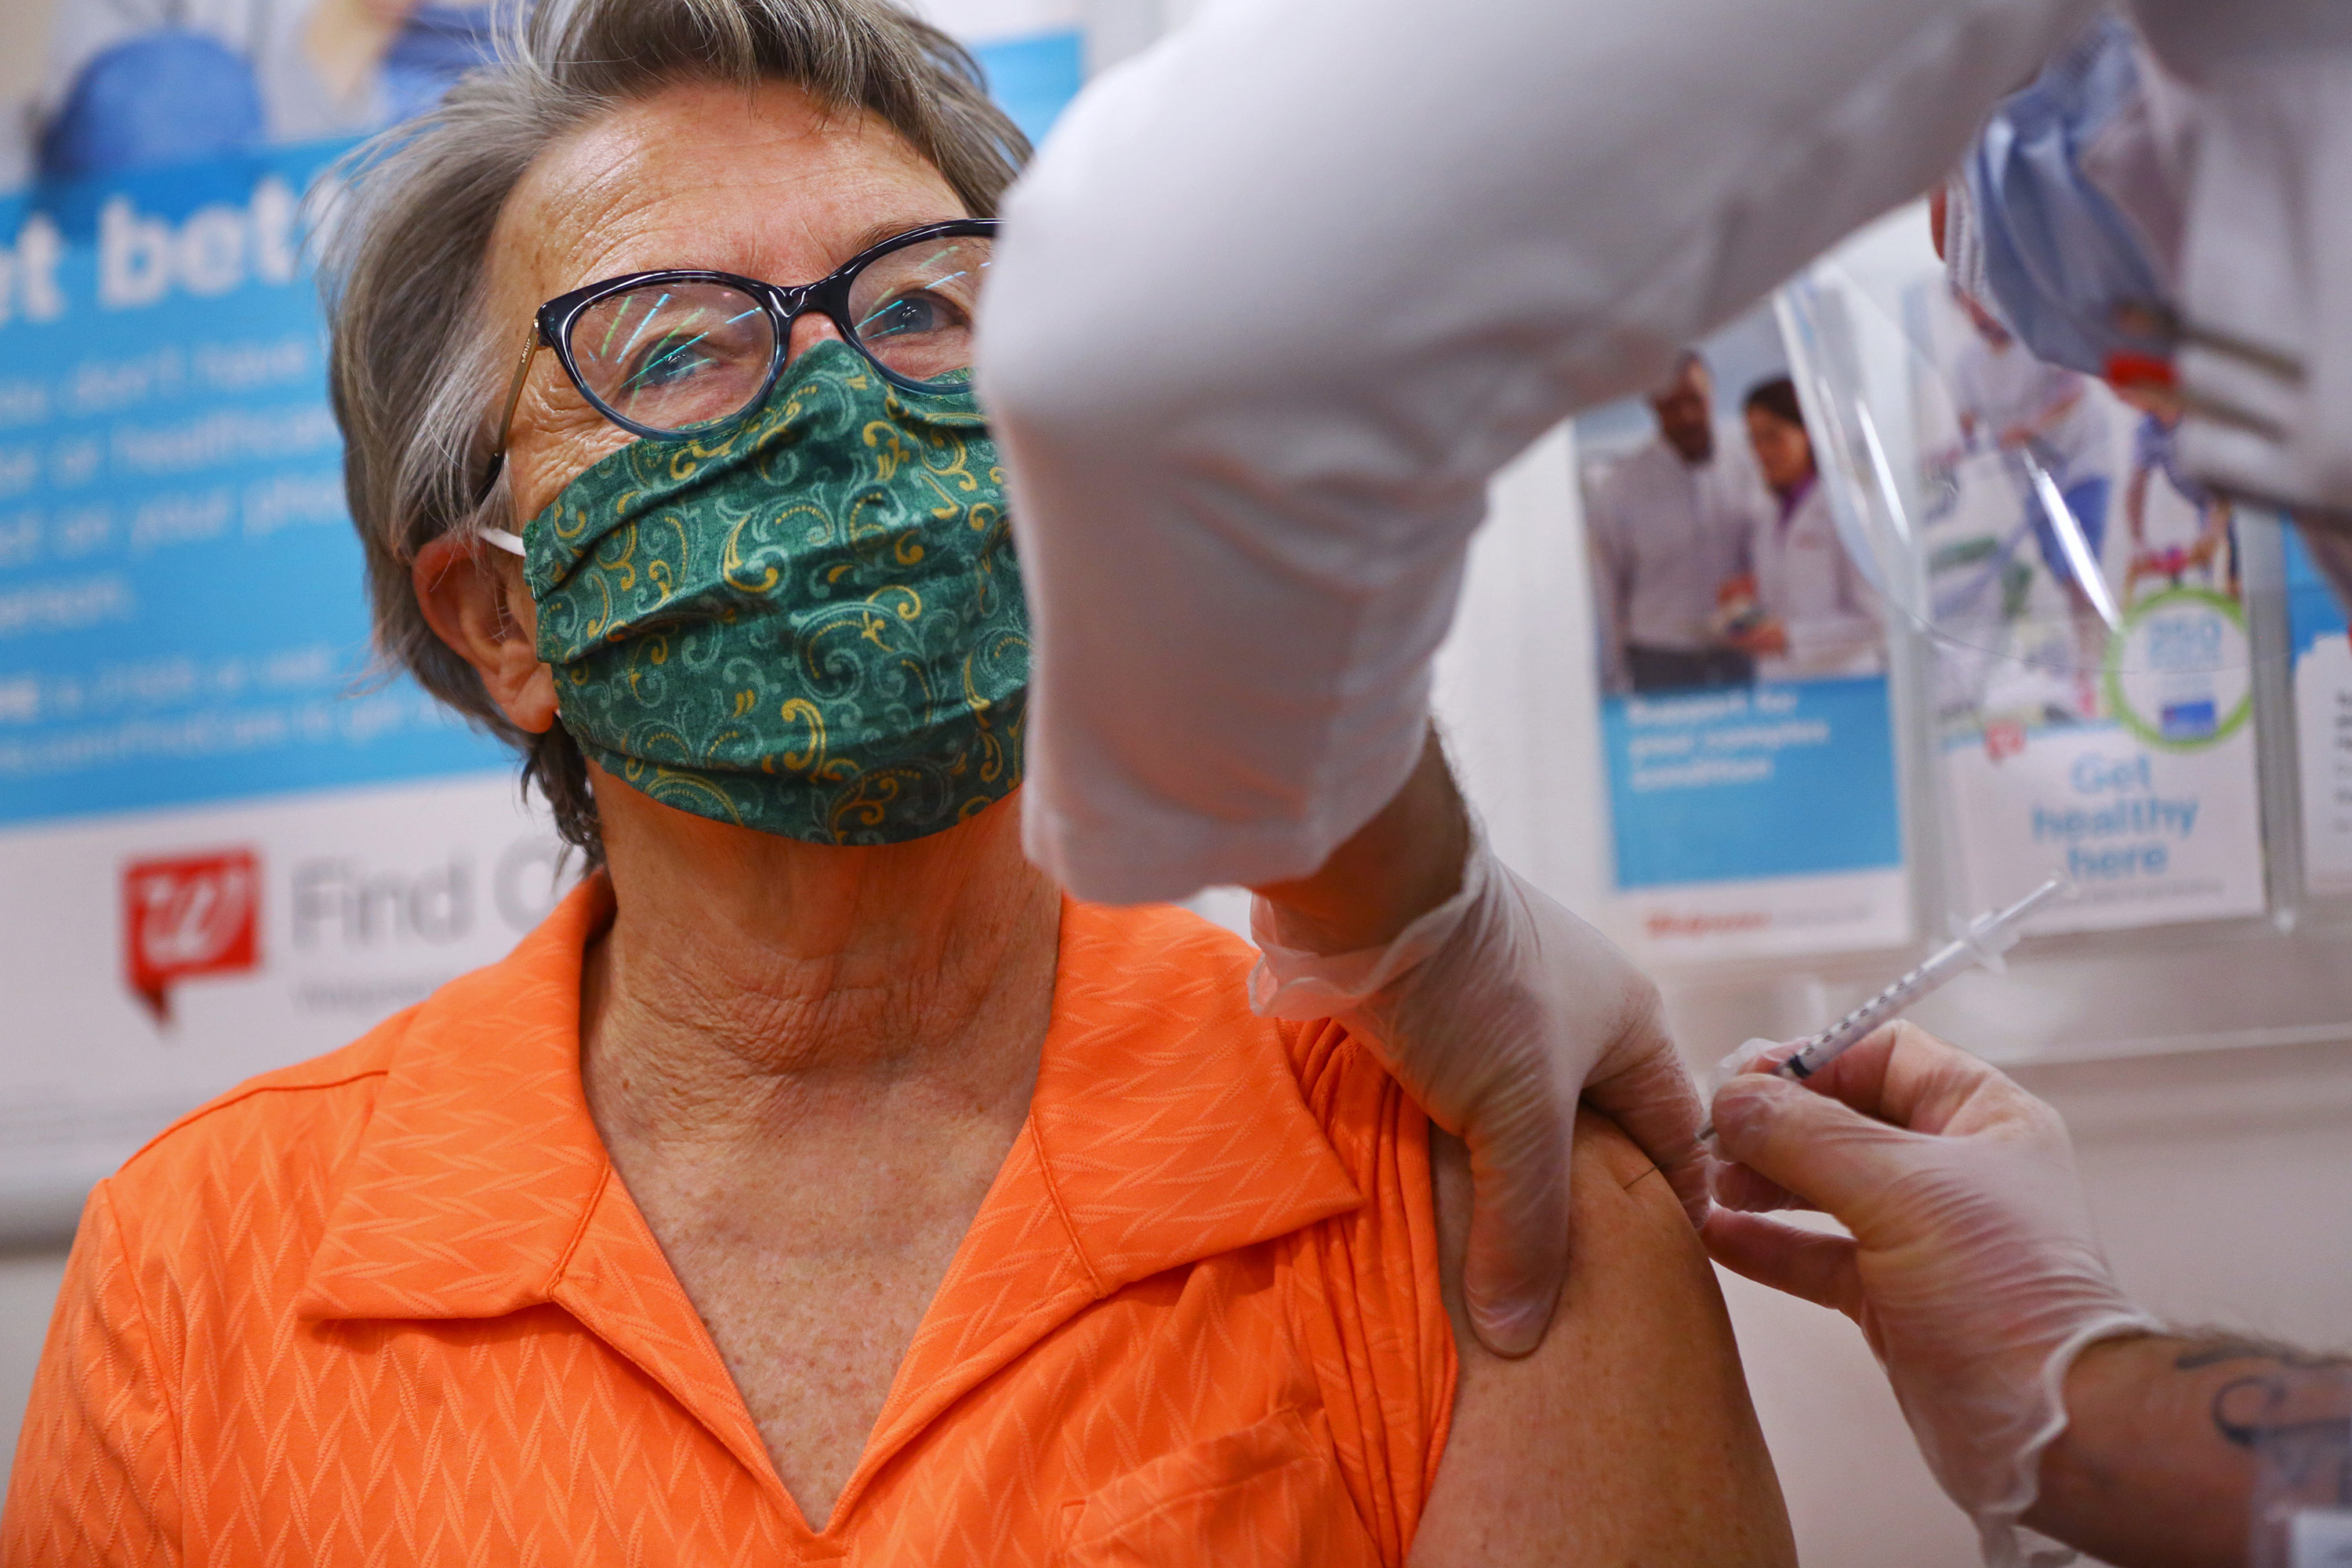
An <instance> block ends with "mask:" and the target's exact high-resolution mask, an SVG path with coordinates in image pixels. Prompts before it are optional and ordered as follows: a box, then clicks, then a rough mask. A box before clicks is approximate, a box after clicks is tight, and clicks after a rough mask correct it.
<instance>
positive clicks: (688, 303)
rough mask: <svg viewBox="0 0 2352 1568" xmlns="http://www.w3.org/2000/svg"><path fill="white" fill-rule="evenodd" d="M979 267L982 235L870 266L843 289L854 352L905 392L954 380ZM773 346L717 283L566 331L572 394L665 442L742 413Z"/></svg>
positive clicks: (616, 301) (646, 294)
mask: <svg viewBox="0 0 2352 1568" xmlns="http://www.w3.org/2000/svg"><path fill="white" fill-rule="evenodd" d="M988 265H989V240H988V237H986V236H984V235H950V236H947V237H937V238H931V239H925V240H918V241H915V242H913V243H911V244H908V245H905V246H901V247H898V249H895V250H890V251H886V252H885V253H883V254H882V255H880V256H877V257H876V258H874V259H873V260H872V261H870V262H868V263H867V264H866V266H865V267H864V268H861V269H860V270H859V271H858V273H857V275H856V277H855V278H854V279H851V281H850V288H849V310H848V316H849V321H850V324H851V325H852V326H853V328H854V329H855V331H856V338H857V344H858V346H859V347H860V348H862V349H863V350H865V351H866V353H867V354H868V355H869V356H870V357H871V358H873V359H874V360H875V361H876V362H877V363H879V364H881V365H883V366H884V367H885V368H887V369H888V370H890V371H892V372H894V373H896V374H898V375H901V376H904V377H905V378H907V379H908V380H909V381H913V382H918V383H924V384H941V385H952V384H958V383H960V382H961V381H963V380H964V379H966V377H967V376H968V375H969V373H970V372H971V323H972V318H973V317H974V316H975V315H976V314H977V313H978V310H979V304H980V294H981V288H982V281H983V279H985V278H986V276H987V273H988ZM775 346H776V335H775V322H774V321H773V319H772V317H770V315H769V314H768V312H767V310H766V309H765V307H763V306H762V305H761V303H760V301H759V300H757V299H755V298H753V297H752V296H751V295H750V294H747V293H745V292H744V291H743V290H741V289H736V288H733V287H731V286H730V285H728V284H724V283H709V282H701V283H692V282H662V283H650V284H647V285H646V286H644V287H642V288H637V289H627V290H625V291H624V292H622V293H618V294H614V295H609V296H607V297H606V298H604V299H602V300H598V301H596V303H594V304H593V305H591V306H590V307H589V308H588V309H586V310H583V311H582V312H581V313H580V314H579V316H578V317H577V318H576V319H575V320H574V321H573V322H572V342H571V348H572V363H573V364H574V365H575V366H576V367H577V368H578V370H579V373H580V379H581V383H582V384H583V386H584V387H585V388H586V389H587V390H588V391H589V392H590V393H591V394H592V395H593V396H594V397H595V398H596V400H597V401H598V402H600V403H602V404H604V406H606V407H607V408H609V409H611V410H612V411H613V412H614V413H615V414H618V415H620V416H622V417H623V418H625V419H627V420H629V421H631V422H633V423H634V424H636V425H638V426H644V427H646V428H647V429H653V430H661V431H666V432H677V433H683V432H686V431H690V430H694V429H697V428H699V427H701V426H708V425H713V424H716V423H718V422H719V421H721V420H724V419H729V418H731V417H733V416H736V415H738V414H740V413H742V412H743V410H744V409H746V408H748V407H750V406H751V404H752V402H753V401H754V400H756V399H757V398H758V397H759V395H760V394H761V388H762V387H763V386H764V385H765V384H766V382H767V375H768V366H769V363H770V361H771V360H772V357H773V356H774V353H775Z"/></svg>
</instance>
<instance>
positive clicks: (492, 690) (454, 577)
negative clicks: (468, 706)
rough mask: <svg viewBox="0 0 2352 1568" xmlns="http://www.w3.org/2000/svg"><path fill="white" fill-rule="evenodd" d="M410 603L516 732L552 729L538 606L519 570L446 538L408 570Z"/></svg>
mask: <svg viewBox="0 0 2352 1568" xmlns="http://www.w3.org/2000/svg"><path fill="white" fill-rule="evenodd" d="M408 580H409V583H410V584H411V585H412V586H413V587H414V588H415V593H416V603H417V605H418V606H419V607H420V608H422V609H423V610H424V612H425V620H426V621H427V622H429V623H430V624H431V626H432V627H433V630H434V632H435V634H436V636H438V637H440V639H441V640H442V641H443V642H445V643H447V644H448V645H449V647H451V648H452V649H453V650H454V651H455V652H456V653H457V657H458V658H462V659H464V660H465V661H466V662H467V664H470V665H472V666H473V667H474V668H475V669H476V670H477V671H478V673H479V674H480V675H481V678H482V689H484V690H485V691H488V693H489V694H490V700H491V701H493V702H495V703H497V704H498V705H499V710H501V711H502V712H504V713H505V714H506V716H507V717H508V718H509V719H511V720H512V721H514V723H515V726H516V728H518V729H520V730H524V731H529V732H530V733H531V734H534V735H537V734H543V733H545V732H546V731H548V730H549V729H550V728H551V727H552V726H553V725H554V723H555V675H554V672H553V671H551V670H550V669H549V668H547V666H545V665H544V664H541V662H540V661H539V645H538V640H537V639H538V637H539V606H538V605H534V604H533V603H531V597H530V588H529V587H527V586H526V585H525V584H524V583H523V574H522V563H521V562H520V561H518V560H515V559H513V558H512V557H510V556H508V555H505V554H503V553H499V552H487V551H485V550H484V549H483V548H482V544H481V542H480V541H479V540H476V539H470V538H463V539H461V538H459V537H457V535H455V534H448V533H445V534H443V535H442V536H441V537H440V538H438V539H436V540H434V541H433V542H430V543H428V544H427V545H425V548H424V549H422V550H420V551H418V552H416V563H415V565H414V566H413V567H411V568H410V569H409V578H408Z"/></svg>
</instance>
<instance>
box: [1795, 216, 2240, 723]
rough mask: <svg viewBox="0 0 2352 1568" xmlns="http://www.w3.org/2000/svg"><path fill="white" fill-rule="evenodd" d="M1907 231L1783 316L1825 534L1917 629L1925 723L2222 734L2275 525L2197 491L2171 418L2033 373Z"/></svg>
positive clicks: (1883, 236) (2236, 717)
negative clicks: (2251, 594) (1929, 687)
mask: <svg viewBox="0 0 2352 1568" xmlns="http://www.w3.org/2000/svg"><path fill="white" fill-rule="evenodd" d="M1904 222H1905V220H1904V219H1896V220H1890V224H1889V225H1888V226H1883V227H1882V229H1881V230H1880V231H1879V232H1878V233H1877V235H1876V236H1875V237H1865V239H1864V240H1863V241H1861V242H1859V243H1858V244H1857V245H1856V246H1855V247H1850V249H1849V250H1848V251H1847V252H1843V253H1841V256H1840V257H1839V258H1832V259H1831V260H1829V261H1826V262H1824V263H1822V264H1821V265H1820V266H1818V267H1816V268H1813V269H1812V270H1811V272H1810V273H1808V274H1807V275H1806V276H1804V277H1803V278H1801V279H1798V280H1797V281H1796V282H1794V283H1792V284H1790V286H1789V287H1788V288H1787V289H1785V290H1784V291H1783V292H1782V294H1781V296H1780V300H1779V307H1778V308H1779V311H1780V321H1781V327H1782V332H1783V335H1784V337H1785V339H1786V341H1787V343H1788V348H1789V354H1790V366H1791V371H1792V375H1793V379H1794V380H1795V382H1796V384H1797V388H1798V395H1799V397H1800V399H1801V402H1802V404H1803V405H1804V412H1805V416H1806V421H1807V423H1808V425H1810V426H1811V427H1812V428H1813V430H1814V431H1815V432H1816V433H1817V437H1816V439H1817V444H1818V446H1819V447H1820V448H1821V450H1820V453H1819V462H1820V467H1821V469H1822V485H1823V489H1824V491H1825V494H1826V500H1827V501H1828V504H1829V507H1830V510H1831V513H1832V518H1833V520H1834V521H1835V523H1836V526H1837V530H1838V533H1839V536H1840V538H1841V540H1842V541H1843V544H1844V546H1845V548H1846V550H1847V551H1848V552H1849V553H1850V554H1851V556H1852V558H1853V562H1854V563H1855V566H1856V568H1857V569H1858V570H1859V571H1860V572H1861V574H1863V575H1864V577H1865V578H1867V579H1868V581H1869V582H1870V584H1871V585H1872V586H1873V587H1874V589H1875V590H1876V591H1877V593H1878V594H1879V595H1881V597H1882V598H1883V600H1884V602H1885V605H1886V607H1887V609H1888V611H1889V612H1890V615H1889V616H1888V619H1889V621H1890V623H1891V624H1892V623H1895V622H1897V620H1898V618H1899V620H1900V621H1907V622H1909V623H1910V624H1911V625H1912V626H1916V628H1917V629H1918V631H1920V632H1921V633H1924V634H1925V637H1926V638H1927V643H1928V644H1929V646H1930V647H1931V649H1932V652H1933V657H1932V660H1931V667H1932V669H1933V672H1934V674H1933V686H1934V692H1935V697H1934V701H1935V707H1936V710H1937V717H1938V719H1939V720H1940V721H1952V720H1955V719H1961V718H1963V717H1964V718H1965V719H1966V721H1969V722H1970V723H1972V724H1973V723H1982V724H1984V725H1986V726H1988V727H1990V726H1994V725H1998V724H2000V723H2001V722H2002V721H2011V722H2014V723H2016V724H2018V725H2021V726H2025V727H2041V726H2044V725H2047V724H2051V723H2068V722H2082V723H2105V722H2114V723H2116V724H2119V725H2121V726H2122V727H2123V728H2125V729H2126V730H2128V731H2132V732H2133V733H2135V734H2137V735H2138V736H2139V737H2140V738H2141V739H2143V740H2147V741H2149V742H2156V743H2160V744H2164V745H2166V746H2168V747H2176V748H2177V747H2194V746H2198V745H2200V744H2203V743H2210V742H2218V741H2220V740H2221V739H2222V738H2225V737H2226V736H2228V735H2229V734H2231V732H2233V731H2236V730H2238V729H2239V728H2241V727H2242V726H2243V725H2244V724H2245V723H2246V722H2247V721H2248V719H2249V718H2250V717H2251V714H2252V705H2253V684H2254V676H2253V672H2254V668H2255V667H2256V665H2257V663H2258V662H2259V661H2260V659H2261V658H2263V657H2264V656H2263V654H2261V653H2259V652H2258V648H2257V643H2256V639H2255V637H2254V636H2253V634H2252V631H2251V629H2250V624H2249V620H2248V616H2247V614H2246V603H2247V595H2248V579H2249V574H2250V571H2251V572H2252V574H2253V576H2254V577H2255V579H2256V581H2258V582H2259V581H2262V580H2263V574H2264V571H2265V570H2266V568H2265V567H2264V566H2263V563H2261V562H2260V561H2259V560H2258V559H2257V558H2258V557H2260V556H2261V555H2262V554H2263V552H2264V551H2265V550H2267V551H2268V552H2270V556H2269V559H2270V561H2271V563H2273V564H2272V565H2271V566H2270V567H2269V568H2267V570H2269V571H2271V572H2273V574H2274V572H2275V564H2274V563H2275V561H2276V552H2277V549H2278V542H2277V535H2276V528H2277V524H2276V522H2275V521H2274V519H2273V515H2272V514H2269V513H2261V512H2255V511H2253V510H2250V509H2247V508H2245V507H2242V506H2239V505H2234V504H2233V503H2232V502H2231V500H2229V499H2228V498H2226V497H2223V496H2221V495H2219V494H2217V493H2215V492H2213V491H2212V490H2211V489H2209V488H2207V487H2206V486H2204V485H2202V484H2200V483H2199V482H2198V481H2197V480H2196V479H2194V478H2193V476H2191V474H2190V473H2189V469H2188V468H2186V467H2185V465H2184V464H2183V463H2182V462H2181V461H2180V458H2179V451H2178V447H2177V437H2178V432H2179V416H2178V413H2177V411H2176V410H2172V409H2168V408H2166V407H2165V406H2163V405H2161V403H2160V402H2159V401H2158V400H2154V399H2149V398H2145V397H2142V396H2139V395H2136V394H2135V393H2133V392H2132V391H2130V390H2128V389H2126V391H2123V392H2118V391H2117V390H2116V388H2115V387H2114V386H2113V385H2111V384H2108V383H2107V382H2105V381H2104V380H2101V379H2098V378H2095V377H2092V376H2088V375H2084V374H2081V373H2079V372H2076V371H2074V370H2069V369H2067V368H2065V367H2063V366H2058V365H2053V364H2050V363H2045V362H2043V361H2042V360H2039V359H2036V358H2035V357H2034V356H2033V354H2032V353H2031V352H2030V351H2029V350H2028V349H2027V348H2026V347H2025V346H2024V345H2023V344H2022V343H2021V342H2019V341H2017V339H2016V337H2015V336H2014V335H2012V334H2011V332H2009V331H2007V330H2006V329H2005V328H2004V327H2003V326H2002V324H2001V323H2000V321H1997V320H1996V319H1994V318H1993V317H1992V316H1991V315H1990V314H1989V313H1988V312H1986V311H1985V310H1982V309H1981V308H1980V307H1979V306H1977V305H1976V304H1975V303H1974V302H1973V301H1972V300H1969V299H1968V298H1966V297H1965V296H1963V295H1961V294H1959V293H1958V292H1957V291H1956V290H1955V289H1952V288H1951V287H1950V286H1949V285H1948V283H1947V281H1946V275H1945V272H1944V269H1943V268H1942V266H1941V265H1940V264H1939V263H1938V262H1937V259H1936V258H1935V256H1934V254H1933V252H1932V250H1931V249H1930V247H1929V246H1928V243H1927V237H1926V235H1925V234H1924V232H1910V233H1907V234H1906V232H1904V231H1903V230H1902V228H1901V226H1902V225H1903V224H1904ZM1907 222H1908V225H1909V227H1910V229H1911V230H1914V231H1916V230H1923V229H1924V224H1923V223H1922V221H1921V219H1920V218H1919V216H1917V215H1916V214H1913V215H1908V218H1907ZM2257 531H2267V532H2265V533H2258V532H2257Z"/></svg>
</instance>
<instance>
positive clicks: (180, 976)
mask: <svg viewBox="0 0 2352 1568" xmlns="http://www.w3.org/2000/svg"><path fill="white" fill-rule="evenodd" d="M260 913H261V864H260V861H259V860H258V859H257V858H256V857H255V856H254V853H253V851H252V850H250V849H229V850H224V851H222V852H221V853H219V854H216V855H185V856H179V857H175V858H172V859H169V860H142V861H139V862H137V863H136V864H134V865H131V866H126V867H125V868H123V871H122V917H123V945H122V952H123V963H124V966H125V975H126V977H127V978H128V979H129V981H130V982H131V990H132V991H134V992H136V993H137V994H138V995H139V998H140V1000H141V1001H142V1002H144V1003H146V1004H147V1006H148V1009H149V1010H150V1011H151V1012H152V1013H153V1014H154V1015H155V1018H156V1021H157V1022H158V1023H163V1022H166V1021H168V1020H169V1019H170V1018H171V1016H172V1002H171V995H170V992H169V990H168V987H170V986H171V985H173V984H175V983H176V982H179V981H182V980H186V979H189V978H190V977H192V976H194V975H198V974H229V973H236V972H238V971H242V970H249V969H252V968H254V967H255V966H256V965H257V964H258V963H260V957H261V943H260V939H259V934H258V933H259V929H260V924H261V921H260Z"/></svg>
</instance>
